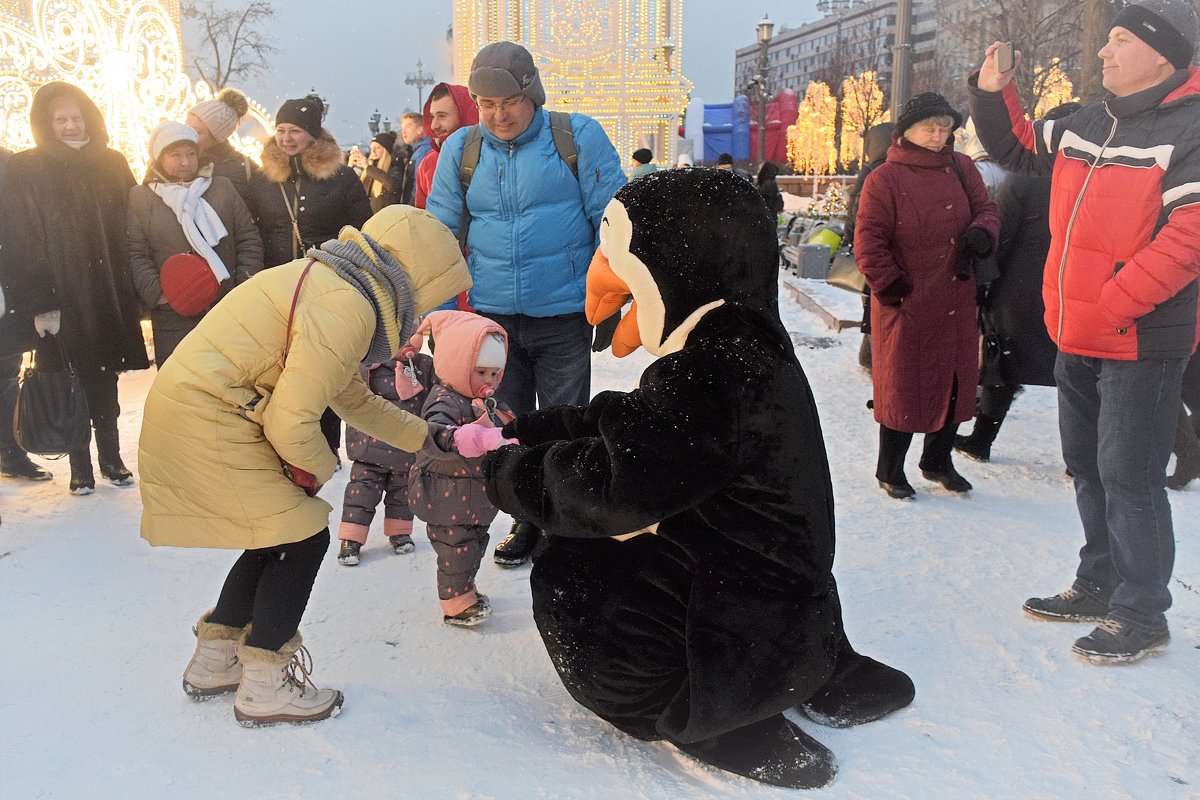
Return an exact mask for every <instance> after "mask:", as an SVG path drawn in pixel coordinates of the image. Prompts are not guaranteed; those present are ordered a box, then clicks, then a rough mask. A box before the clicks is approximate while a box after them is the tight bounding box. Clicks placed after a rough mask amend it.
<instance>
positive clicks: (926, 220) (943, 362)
mask: <svg viewBox="0 0 1200 800" xmlns="http://www.w3.org/2000/svg"><path fill="white" fill-rule="evenodd" d="M951 159H954V161H955V162H957V165H958V171H956V170H955V167H954V165H953V164H952V162H951ZM960 174H961V176H962V177H961V179H960V177H959V175H960ZM964 184H965V187H966V190H965V191H964ZM969 228H979V229H981V230H983V231H984V232H986V233H987V235H988V237H989V238H990V239H991V241H992V242H993V243H994V242H995V241H996V237H997V236H998V234H999V228H1000V219H999V216H998V215H997V212H996V204H995V203H993V202H992V200H991V199H990V198H989V197H988V194H987V189H986V188H984V185H983V179H982V178H981V177H980V176H979V172H978V170H976V169H975V165H974V163H972V161H971V159H970V158H969V157H968V156H965V155H963V154H961V153H955V152H954V150H953V148H952V147H951V146H950V145H947V146H946V147H944V148H942V150H941V152H937V153H935V152H933V151H931V150H927V149H925V148H923V147H918V146H916V145H913V144H911V143H909V142H908V141H907V140H905V139H900V140H898V141H895V142H893V144H892V146H891V147H890V148H889V149H888V157H887V162H885V163H884V164H882V165H881V166H879V167H877V168H876V169H875V170H874V171H873V172H871V174H870V175H869V176H868V177H867V180H866V182H865V183H864V185H863V191H862V196H861V199H860V201H859V207H858V224H857V226H856V228H855V234H854V255H855V260H856V261H857V262H858V268H859V270H860V271H861V272H862V273H863V275H865V276H866V279H867V284H868V285H869V286H870V287H871V353H872V371H871V375H872V380H873V383H874V388H875V391H874V406H875V419H876V421H878V422H879V423H881V424H883V425H885V426H887V427H888V428H891V429H893V430H897V431H909V432H913V433H928V432H931V431H936V430H939V429H940V428H942V427H943V426H944V425H945V424H946V422H947V415H948V414H949V419H950V420H953V421H955V422H966V421H967V420H969V419H970V418H971V417H972V416H974V414H975V393H974V391H973V389H974V387H975V385H976V383H977V382H978V380H979V327H978V321H977V313H976V305H975V289H976V287H975V281H974V280H971V279H968V280H958V279H957V278H955V276H954V273H955V262H956V259H957V256H958V252H959V250H960V247H961V245H960V240H961V239H962V238H963V235H964V234H965V233H966V232H967V230H968V229H969ZM989 252H990V250H989ZM881 298H882V299H881ZM955 379H957V381H958V395H957V398H958V399H957V403H956V405H955V407H954V408H953V409H951V408H950V407H949V404H950V395H951V387H952V385H953V383H954V381H955Z"/></svg>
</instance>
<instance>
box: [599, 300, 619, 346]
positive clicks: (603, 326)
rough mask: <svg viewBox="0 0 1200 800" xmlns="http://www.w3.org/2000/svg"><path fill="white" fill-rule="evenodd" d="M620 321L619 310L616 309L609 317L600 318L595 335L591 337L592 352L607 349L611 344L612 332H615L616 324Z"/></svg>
mask: <svg viewBox="0 0 1200 800" xmlns="http://www.w3.org/2000/svg"><path fill="white" fill-rule="evenodd" d="M620 321H621V312H620V310H619V309H618V310H617V312H616V313H614V314H613V315H612V316H611V317H609V318H608V319H606V320H602V321H601V322H600V324H599V325H597V326H596V335H595V336H594V337H593V339H592V352H593V353H599V352H601V351H602V350H607V349H608V348H609V347H611V346H612V340H613V334H614V333H616V332H617V324H618V323H619V322H620Z"/></svg>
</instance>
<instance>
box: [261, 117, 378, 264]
mask: <svg viewBox="0 0 1200 800" xmlns="http://www.w3.org/2000/svg"><path fill="white" fill-rule="evenodd" d="M262 158H263V163H262V170H261V172H259V173H256V174H255V176H254V178H253V179H252V180H251V190H252V195H253V198H254V204H253V205H254V207H255V208H256V209H257V211H258V231H259V233H260V234H261V235H262V240H263V264H264V265H265V266H267V267H274V266H278V265H279V264H285V263H287V262H288V261H291V260H292V259H295V258H300V257H301V256H303V255H304V253H305V252H307V251H308V249H309V248H312V247H319V246H320V245H321V244H322V243H324V242H326V241H328V240H330V239H336V238H337V235H338V231H340V230H341V229H342V227H343V226H345V225H351V226H353V227H355V228H361V227H362V225H363V223H364V222H366V221H367V220H368V219H369V218H370V217H371V204H370V202H368V200H367V193H366V191H364V190H363V185H362V183H361V182H360V181H359V179H358V175H356V174H355V173H354V170H352V169H350V168H349V167H347V166H346V165H345V164H344V163H343V159H342V150H341V148H340V147H338V143H337V142H336V141H334V139H333V137H332V136H330V135H329V134H328V133H322V134H321V137H320V138H318V139H317V140H316V141H315V142H313V144H312V146H311V147H309V148H308V149H307V150H305V151H304V152H303V153H301V154H299V155H298V156H294V157H292V158H289V157H288V155H287V154H286V153H284V152H283V151H282V150H280V149H279V145H277V144H275V140H274V139H269V140H268V141H267V144H266V147H264V148H263V156H262ZM285 195H286V200H285ZM289 205H290V206H292V207H293V208H294V210H295V214H296V220H297V222H298V223H299V225H300V236H301V238H302V239H303V240H304V242H303V246H300V245H299V244H297V243H296V241H295V237H294V236H293V230H292V218H291V215H290V214H289V213H288V206H289Z"/></svg>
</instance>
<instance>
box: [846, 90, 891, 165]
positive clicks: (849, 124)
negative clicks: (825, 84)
mask: <svg viewBox="0 0 1200 800" xmlns="http://www.w3.org/2000/svg"><path fill="white" fill-rule="evenodd" d="M890 117H891V112H890V111H884V110H883V90H882V89H880V88H879V79H878V76H877V75H876V74H875V71H874V70H867V71H865V72H862V73H859V75H858V76H857V77H848V78H845V79H843V80H842V151H841V153H840V154H839V156H840V158H841V162H842V164H843V165H844V166H847V167H849V165H850V164H860V163H861V162H862V155H863V134H864V133H866V132H867V130H868V129H870V128H871V127H872V126H874V125H878V124H879V123H881V122H887V121H888V119H889V118H890Z"/></svg>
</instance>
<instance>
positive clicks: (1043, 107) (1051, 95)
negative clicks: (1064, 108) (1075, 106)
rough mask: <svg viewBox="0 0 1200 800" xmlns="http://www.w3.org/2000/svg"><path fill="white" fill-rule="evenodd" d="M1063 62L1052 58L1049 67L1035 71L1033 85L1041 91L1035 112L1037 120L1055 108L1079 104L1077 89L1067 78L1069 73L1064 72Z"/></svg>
mask: <svg viewBox="0 0 1200 800" xmlns="http://www.w3.org/2000/svg"><path fill="white" fill-rule="evenodd" d="M1061 61H1062V60H1061V59H1058V58H1052V59H1050V64H1049V65H1048V66H1046V67H1036V68H1035V69H1034V70H1033V85H1034V87H1035V88H1039V89H1041V94H1040V95H1039V97H1038V102H1037V107H1036V108H1035V109H1034V112H1033V116H1034V118H1035V119H1041V118H1042V116H1043V115H1044V114H1045V113H1046V112H1047V111H1049V110H1050V109H1052V108H1054V107H1055V106H1059V105H1062V104H1063V103H1078V102H1079V98H1078V97H1075V94H1074V93H1075V87H1074V85H1073V84H1072V83H1071V79H1070V78H1068V77H1067V73H1066V72H1064V71H1063V68H1062V66H1061Z"/></svg>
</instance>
